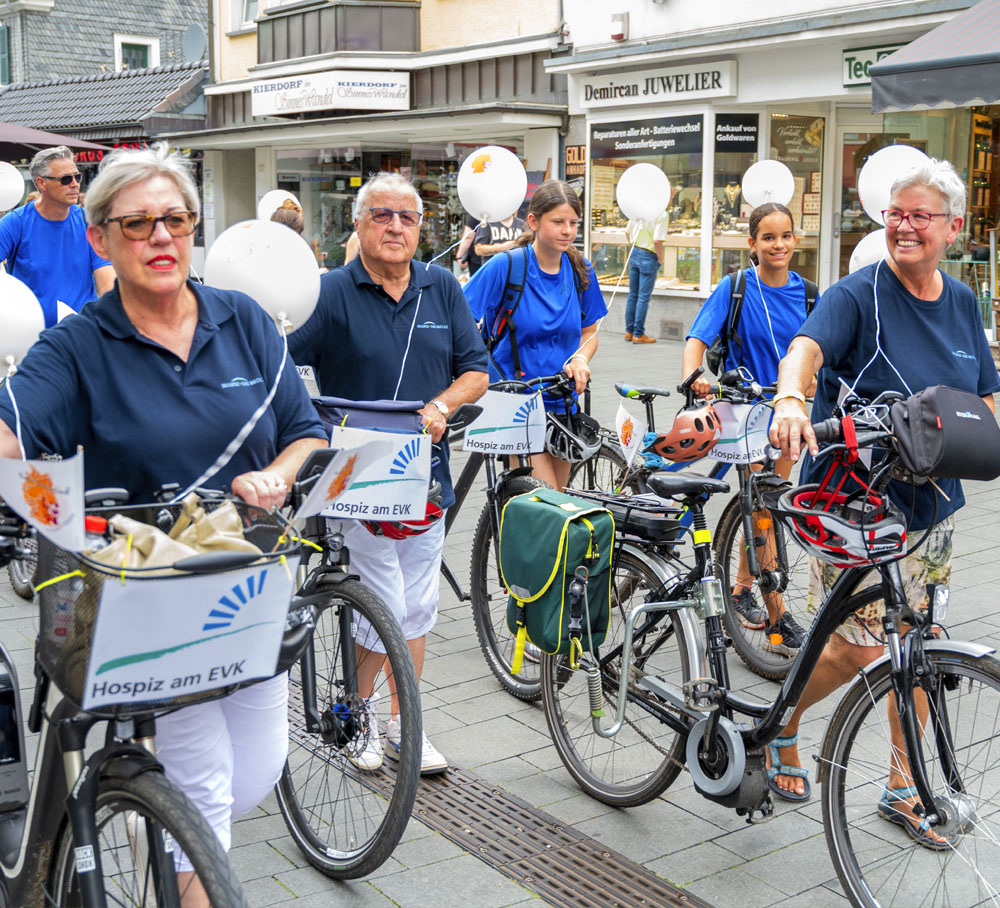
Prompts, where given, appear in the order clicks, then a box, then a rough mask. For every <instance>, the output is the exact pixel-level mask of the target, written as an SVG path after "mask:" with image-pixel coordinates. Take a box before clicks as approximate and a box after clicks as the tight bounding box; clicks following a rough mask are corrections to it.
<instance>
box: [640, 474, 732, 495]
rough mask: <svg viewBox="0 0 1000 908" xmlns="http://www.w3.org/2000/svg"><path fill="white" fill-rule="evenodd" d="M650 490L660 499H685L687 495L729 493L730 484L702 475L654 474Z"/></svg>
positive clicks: (650, 481) (650, 480)
mask: <svg viewBox="0 0 1000 908" xmlns="http://www.w3.org/2000/svg"><path fill="white" fill-rule="evenodd" d="M649 488H650V491H651V492H652V493H653V494H654V495H658V496H659V497H660V498H684V497H685V496H687V495H701V494H705V495H715V494H716V493H718V492H728V491H729V483H728V482H723V481H722V480H721V479H712V477H710V476H702V475H701V474H700V473H667V472H663V473H653V474H652V475H651V476H650V477H649Z"/></svg>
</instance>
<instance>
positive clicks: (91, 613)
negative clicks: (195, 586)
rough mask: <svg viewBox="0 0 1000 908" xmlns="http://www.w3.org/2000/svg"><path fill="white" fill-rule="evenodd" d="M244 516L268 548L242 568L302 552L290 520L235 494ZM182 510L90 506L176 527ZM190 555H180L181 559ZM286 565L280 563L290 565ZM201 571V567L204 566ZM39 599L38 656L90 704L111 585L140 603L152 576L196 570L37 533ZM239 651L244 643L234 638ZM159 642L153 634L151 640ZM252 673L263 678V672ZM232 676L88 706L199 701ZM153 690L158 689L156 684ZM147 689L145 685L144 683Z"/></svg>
mask: <svg viewBox="0 0 1000 908" xmlns="http://www.w3.org/2000/svg"><path fill="white" fill-rule="evenodd" d="M227 503H228V502H224V501H219V502H211V501H207V502H203V505H204V507H205V509H206V511H211V510H213V509H214V508H215V507H218V506H220V505H223V504H227ZM231 503H232V504H233V505H235V507H236V509H237V513H238V514H239V517H240V519H241V521H242V527H243V535H244V538H245V539H246V540H247V541H248V542H251V543H253V544H254V545H255V546H257V548H259V549H260V550H261V552H263V553H265V554H264V555H262V556H261V557H260V558H259V559H257V560H255V561H253V562H252V563H249V564H243V565H240V567H239V570H245V569H247V568H251V567H252V568H253V569H255V570H264V569H268V568H270V567H272V566H279V565H283V563H284V562H285V559H286V557H287V556H290V555H292V554H293V553H295V552H296V545H295V543H294V542H293V541H292V540H291V539H286V538H285V536H284V533H285V529H286V528H285V526H284V525H283V524H281V523H280V522H279V521H278V520H277V519H276V518H275V517H274V516H273V515H272V514H271V513H269V512H268V511H264V510H262V509H261V508H257V507H253V506H251V505H247V504H245V503H243V502H239V501H232V502H231ZM181 511H182V505H180V504H176V505H174V504H161V505H139V506H133V507H116V508H111V509H102V510H95V511H89V512H88V513H100V514H103V515H104V516H108V517H110V516H112V514H121V515H123V516H126V517H129V518H132V519H133V520H137V521H139V522H141V523H144V524H149V525H151V526H155V527H158V528H159V529H161V530H164V531H165V532H167V531H169V529H170V527H171V526H173V524H174V523H175V521H176V520H177V518H178V517H179V516H180V514H181ZM181 564H184V562H178V565H181ZM287 569H288V566H287V565H284V566H282V567H280V570H281V571H282V572H284V571H285V570H287ZM236 570H237V568H232V569H230V570H216V571H211V572H209V573H211V574H215V575H219V574H233V573H234V572H235V571H236ZM199 573H201V572H199ZM37 576H38V578H39V585H38V588H37V589H38V605H39V612H40V615H39V617H40V631H39V637H38V644H37V659H38V662H39V664H40V665H41V667H42V668H43V669H44V671H45V673H46V674H47V675H48V676H49V677H50V678H51V679H52V681H53V682H54V683H55V685H56V686H57V687H58V688H59V689H60V690H61V691H62V693H63V694H64V695H65V696H66V697H67V699H69V700H70V701H72V702H73V703H74V704H75V705H77V706H78V707H80V708H81V709H83V708H84V691H85V685H86V681H87V677H88V670H89V668H90V661H91V656H92V645H93V643H94V632H95V628H96V626H97V619H98V613H99V610H100V604H101V599H102V595H103V593H104V589H105V586H106V585H108V584H115V585H117V586H124V587H125V588H126V589H128V590H129V597H130V601H129V604H131V597H132V596H134V597H136V603H137V604H138V603H141V602H142V601H143V597H147V596H148V595H149V593H150V592H151V584H153V583H158V584H170V583H176V582H177V581H178V580H180V579H183V578H190V577H192V576H193V574H192V573H191V572H190V571H189V570H186V569H184V568H178V567H177V566H176V565H175V566H174V567H172V568H171V567H163V566H161V567H155V568H126V569H124V570H122V569H117V570H116V569H115V568H113V567H109V566H108V565H105V564H101V563H99V562H97V561H94V560H93V559H92V558H90V557H88V556H87V555H86V554H84V553H74V552H69V551H67V550H65V549H62V548H60V547H59V546H57V545H55V544H53V543H52V542H50V541H49V540H48V539H47V538H45V537H44V536H41V535H40V536H39V538H38V575H37ZM191 606H192V603H190V602H186V601H184V597H183V596H181V597H179V600H178V601H177V603H176V608H177V609H178V612H179V613H180V612H181V611H182V610H184V609H185V608H189V607H191ZM238 639H239V638H234V642H233V644H232V645H233V647H234V652H236V651H237V650H238V647H239V646H240V644H239V643H238V642H235V641H236V640H238ZM156 643H157V641H155V640H150V645H151V646H153V645H155V644H156ZM253 680H260V678H259V677H258V678H256V679H253ZM246 683H252V682H251V681H246V682H241V683H225V682H224V681H221V682H220V684H219V686H218V687H213V688H212V689H207V690H199V691H197V692H194V693H191V692H188V693H183V692H178V691H171V690H157V689H156V688H155V687H154V691H155V695H154V696H151V697H148V698H145V697H144V698H142V699H136V696H137V695H136V694H135V693H133V689H132V688H129V689H128V690H127V691H124V692H123V699H122V701H121V702H115V703H103V704H101V705H100V706H97V707H95V706H92V705H91V706H87V707H86V708H87V710H88V711H89V712H91V713H93V714H94V715H99V716H103V717H106V718H121V717H124V716H129V715H135V714H137V713H148V712H154V711H166V710H169V709H175V708H177V707H180V706H187V705H190V704H192V703H201V702H204V701H207V700H214V699H219V698H221V697H224V696H226V695H228V694H230V693H232V692H233V691H234V690H236V689H237V688H239V687H241V686H243V684H246ZM151 692H152V691H151ZM141 693H145V691H142V692H141Z"/></svg>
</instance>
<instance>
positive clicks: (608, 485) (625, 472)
mask: <svg viewBox="0 0 1000 908" xmlns="http://www.w3.org/2000/svg"><path fill="white" fill-rule="evenodd" d="M573 489H580V490H585V489H586V490H596V491H599V492H614V493H615V494H617V495H638V494H640V493H641V492H644V491H647V490H646V488H645V483H644V479H643V471H642V469H639V470H634V471H632V472H629V469H628V464H627V463H626V462H625V458H624V457H623V456H622V454H621V451H619V450H618V449H617V448H616V447H615V446H614V444H612V443H609V442H604V443H603V444H602V445H601V447H600V448H599V449H598V451H597V453H596V454H595V455H594V456H593V457H591V458H590V459H589V460H584V461H581V462H579V463H575V464H573V467H572V468H571V469H570V471H569V479H568V480H567V481H566V491H567V492H572V491H573Z"/></svg>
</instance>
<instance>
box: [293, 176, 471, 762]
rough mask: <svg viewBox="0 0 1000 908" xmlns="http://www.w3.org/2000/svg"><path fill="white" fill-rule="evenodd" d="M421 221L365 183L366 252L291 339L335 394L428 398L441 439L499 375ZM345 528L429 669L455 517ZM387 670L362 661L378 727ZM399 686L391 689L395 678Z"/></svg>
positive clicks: (407, 186) (373, 182) (398, 183)
mask: <svg viewBox="0 0 1000 908" xmlns="http://www.w3.org/2000/svg"><path fill="white" fill-rule="evenodd" d="M422 220H423V203H422V202H421V200H420V196H419V195H418V194H417V192H416V190H415V189H414V188H413V185H412V184H411V183H410V182H409V181H407V180H406V179H405V178H404V177H402V176H401V175H400V174H393V173H379V174H376V175H375V176H373V177H372V178H371V179H370V180H369V181H368V182H367V183H365V185H364V186H362V187H361V189H360V190H359V191H358V197H357V200H356V202H355V205H354V225H355V228H356V229H357V231H358V239H359V240H360V253H359V255H358V256H357V257H356V258H354V259H352V260H351V261H350V262H349V263H348V264H347V265H345V266H344V267H342V268H336V269H334V270H333V271H331V272H329V273H328V274H324V275H323V277H322V278H321V279H320V288H321V289H320V297H319V303H318V305H317V307H316V311H315V313H313V315H312V317H311V318H310V319H309V321H308V322H306V324H305V325H303V326H302V327H301V328H299V329H298V330H297V331H295V332H294V333H293V334H291V335H290V336H289V338H288V348H289V350H290V352H291V354H292V356H293V357H294V358H295V361H296V362H297V363H298V364H299V365H311V366H313V368H314V369H315V374H316V381H317V382H318V383H319V388H320V391H321V392H322V393H323V394H324V395H328V396H331V397H342V398H349V399H353V400H383V399H385V400H390V399H391V400H419V401H421V402H422V404H423V407H422V409H421V411H420V412H421V414H422V419H423V422H424V425H425V428H426V431H427V433H428V434H429V435H430V436H431V440H432V441H434V442H435V443H436V442H439V441H441V439H442V437H443V435H444V432H445V429H446V426H447V422H446V420H447V417H448V414H449V413H451V412H452V411H454V410H455V409H456V408H457V407H458V406H459V405H461V404H464V403H471V402H472V401H475V400H478V399H479V398H480V397H481V396H482V394H483V393H484V392H485V391H486V385H487V383H488V380H489V379H488V375H487V371H486V350H485V348H484V346H483V342H482V339H481V338H480V336H479V331H478V330H477V328H476V324H475V322H474V321H473V319H472V314H471V313H470V311H469V307H468V305H467V303H466V302H465V297H464V296H463V294H462V289H461V287H460V286H459V284H458V281H456V280H455V278H454V277H453V276H452V274H451V273H450V272H449V271H446V270H445V269H444V268H439V267H437V266H436V265H430V264H427V265H424V264H423V263H420V262H414V261H413V256H414V253H415V252H416V250H417V244H418V242H419V240H420V224H421V221H422ZM434 451H435V453H434V458H435V459H436V460H437V466H436V467H435V470H434V478H435V479H436V480H437V481H438V482H440V484H441V502H440V506H441V508H448V507H450V506H451V505H452V504H453V503H454V500H455V495H454V492H453V490H452V485H451V477H450V475H449V472H448V446H447V443H445V444H444V445H441V446H440V448H439V447H438V446H437V445H435V449H434ZM428 523H430V521H428ZM376 529H378V530H379V534H378V535H374V534H375V532H376ZM420 530H424V531H423V532H420ZM343 531H344V536H345V538H346V540H347V544H348V547H349V548H350V552H351V572H352V573H356V574H358V575H359V576H360V577H361V579H362V580H363V581H364V582H365V583H366V584H367V585H368V586H369V587H370V588H371V589H373V590H374V591H375V592H376V593H378V594H379V596H380V597H381V598H382V599H383V600H384V601H385V603H386V605H388V606H389V608H390V609H391V610H392V612H393V614H394V615H395V616H396V619H397V621H398V622H399V624H400V626H401V627H402V629H403V634H404V636H405V637H406V640H407V643H408V644H409V648H410V654H411V655H412V657H413V664H414V667H415V668H416V671H417V677H418V678H419V677H420V674H421V671H422V669H423V664H424V643H425V639H426V635H427V633H428V631H430V629H431V628H432V627H433V626H434V622H435V620H436V619H437V607H438V593H439V586H440V583H439V580H440V565H441V554H442V551H443V549H444V521H443V520H441V519H438V520H437V521H436V522H434V523H433V525H432V526H429V527H426V528H425V527H417V528H414V527H412V526H408V527H402V528H400V527H398V525H394V526H392V527H389V528H383V527H376V526H375V525H374V524H372V526H371V527H370V528H365V527H364V526H362V524H361V523H360V522H359V521H354V520H347V521H344V528H343ZM401 536H405V538H400V537H401ZM363 666H364V667H363ZM378 670H379V663H378V662H377V661H376V660H374V659H365V660H361V659H359V660H358V686H359V688H360V689H361V693H362V695H363V696H365V697H366V698H367V701H368V704H367V708H368V713H369V717H370V725H369V727H370V728H376V727H379V726H377V722H378V718H377V709H378V702H377V701H378V697H377V695H374V696H373V695H372V690H373V682H374V681H375V675H376V674H377V673H378ZM389 686H390V690H391V689H392V683H391V681H390V685H389ZM392 699H393V701H395V696H394V695H393V698H392ZM398 711H399V706H398V704H397V703H395V702H393V703H392V704H391V708H390V712H389V719H388V721H387V722H386V723H385V724H384V725H382V726H381V727H380V730H384V731H385V744H384V746H383V743H382V740H381V738H380V737H379V736H378V734H376V735H373V736H371V737H370V738H369V740H368V742H367V745H366V747H365V749H364V751H363V752H361V753H359V754H353V755H349V756H348V759H350V760H351V761H352V762H353V763H354V764H355V765H356V766H358V767H359V768H360V769H362V770H365V771H369V772H374V771H376V770H378V769H379V768H380V767H381V765H382V757H383V754H384V755H386V756H388V757H390V758H394V757H396V756H397V755H398V750H399V746H400V726H399V722H398V718H399V717H398V715H397V713H398ZM447 768H448V763H447V760H445V758H444V757H443V756H442V755H441V754H440V753H438V751H437V750H436V749H435V748H434V746H433V745H432V744H431V743H430V741H429V740H428V739H427V736H426V735H424V739H423V750H422V756H421V771H422V772H423V773H435V772H443V771H445V770H446V769H447Z"/></svg>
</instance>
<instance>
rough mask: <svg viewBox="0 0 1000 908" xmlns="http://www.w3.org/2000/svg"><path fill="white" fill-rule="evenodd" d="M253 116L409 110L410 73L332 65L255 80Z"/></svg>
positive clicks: (252, 88)
mask: <svg viewBox="0 0 1000 908" xmlns="http://www.w3.org/2000/svg"><path fill="white" fill-rule="evenodd" d="M250 100H251V109H252V111H253V115H254V116H255V117H268V116H276V115H277V116H280V115H282V114H291V113H302V112H304V111H309V110H345V109H346V110H409V109H410V76H409V73H393V72H372V71H371V70H345V69H334V70H328V71H327V72H321V73H307V74H304V75H301V76H289V77H287V78H284V79H268V80H267V81H266V82H254V83H253V85H252V86H251V89H250Z"/></svg>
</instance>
